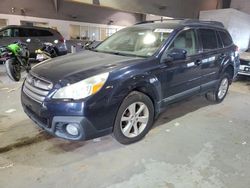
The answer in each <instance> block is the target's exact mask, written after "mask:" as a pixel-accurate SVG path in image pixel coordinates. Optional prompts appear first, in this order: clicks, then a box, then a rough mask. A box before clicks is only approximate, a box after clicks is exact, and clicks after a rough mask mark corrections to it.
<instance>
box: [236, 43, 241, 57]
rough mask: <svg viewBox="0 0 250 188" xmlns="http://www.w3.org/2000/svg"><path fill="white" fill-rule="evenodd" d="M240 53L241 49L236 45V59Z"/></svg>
mask: <svg viewBox="0 0 250 188" xmlns="http://www.w3.org/2000/svg"><path fill="white" fill-rule="evenodd" d="M239 53H240V48H239V47H238V46H237V45H235V57H238V56H239Z"/></svg>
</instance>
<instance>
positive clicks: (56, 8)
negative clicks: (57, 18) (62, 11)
mask: <svg viewBox="0 0 250 188" xmlns="http://www.w3.org/2000/svg"><path fill="white" fill-rule="evenodd" d="M53 4H54V7H55V11H56V12H58V0H53Z"/></svg>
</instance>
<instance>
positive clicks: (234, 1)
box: [231, 0, 250, 14]
mask: <svg viewBox="0 0 250 188" xmlns="http://www.w3.org/2000/svg"><path fill="white" fill-rule="evenodd" d="M231 8H234V9H237V10H240V11H242V12H245V13H247V14H250V0H231Z"/></svg>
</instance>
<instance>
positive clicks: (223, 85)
mask: <svg viewBox="0 0 250 188" xmlns="http://www.w3.org/2000/svg"><path fill="white" fill-rule="evenodd" d="M229 85H230V76H229V74H228V73H224V74H223V76H222V77H221V79H220V82H219V84H218V86H217V87H216V89H215V90H214V91H212V92H208V93H206V95H205V96H206V98H207V100H208V101H210V102H214V103H221V102H222V101H223V100H224V98H225V97H226V95H227V92H228V88H229Z"/></svg>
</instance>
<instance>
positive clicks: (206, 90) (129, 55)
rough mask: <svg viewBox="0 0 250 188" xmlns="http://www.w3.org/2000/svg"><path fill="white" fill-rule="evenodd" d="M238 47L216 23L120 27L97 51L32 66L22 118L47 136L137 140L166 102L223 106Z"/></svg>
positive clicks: (234, 72) (167, 22) (169, 22)
mask: <svg viewBox="0 0 250 188" xmlns="http://www.w3.org/2000/svg"><path fill="white" fill-rule="evenodd" d="M238 67H239V57H238V53H237V47H236V46H235V45H234V44H233V42H232V38H231V36H230V35H229V33H228V32H227V31H226V29H225V28H224V26H223V25H222V24H221V23H219V22H205V21H198V20H161V21H150V22H145V23H140V24H136V25H134V26H131V27H128V28H125V29H123V30H121V31H119V32H117V33H115V34H114V35H112V36H111V37H109V38H108V39H106V40H105V41H103V42H102V43H101V44H99V45H98V46H97V47H96V48H95V49H92V50H86V51H83V52H80V53H77V54H70V55H67V56H64V57H59V58H56V59H53V60H48V61H46V62H44V63H41V64H38V65H36V66H35V67H34V68H33V69H32V70H31V71H30V73H29V75H28V76H27V78H26V80H25V81H24V84H23V87H22V95H21V101H22V105H23V108H24V111H25V112H26V114H27V115H28V116H29V117H30V118H31V119H32V120H33V121H34V122H35V123H36V124H37V125H38V126H39V127H41V128H42V129H44V130H46V131H47V132H48V133H50V134H52V135H55V136H57V137H60V138H64V139H67V140H87V139H92V138H96V137H100V136H103V135H106V134H110V133H112V134H113V136H114V137H115V138H116V139H117V140H118V141H119V142H120V143H122V144H130V143H133V142H136V141H139V140H140V139H142V138H143V137H144V136H145V135H146V134H147V133H148V131H149V130H150V128H151V127H152V125H153V122H154V120H155V118H156V117H157V116H158V115H159V114H160V113H161V112H162V111H163V110H164V109H165V108H166V107H167V106H168V105H169V104H171V103H173V102H176V101H179V100H182V99H184V98H186V97H190V96H193V95H198V94H204V95H205V96H206V98H207V99H208V100H210V101H213V102H215V103H220V102H222V101H223V99H224V98H225V96H226V94H227V92H228V88H229V85H230V84H231V83H232V81H233V79H234V78H235V76H236V75H237V71H238Z"/></svg>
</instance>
